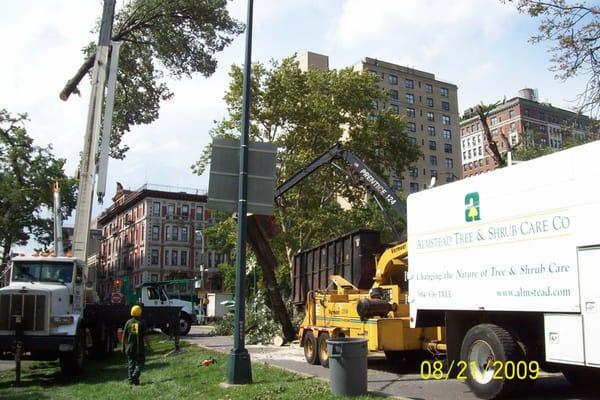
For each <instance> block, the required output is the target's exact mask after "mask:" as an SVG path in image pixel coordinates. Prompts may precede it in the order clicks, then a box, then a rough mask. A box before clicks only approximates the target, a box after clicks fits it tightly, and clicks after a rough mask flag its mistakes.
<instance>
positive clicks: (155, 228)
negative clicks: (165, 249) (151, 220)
mask: <svg viewBox="0 0 600 400" xmlns="http://www.w3.org/2000/svg"><path fill="white" fill-rule="evenodd" d="M152 240H160V227H159V226H158V225H152Z"/></svg>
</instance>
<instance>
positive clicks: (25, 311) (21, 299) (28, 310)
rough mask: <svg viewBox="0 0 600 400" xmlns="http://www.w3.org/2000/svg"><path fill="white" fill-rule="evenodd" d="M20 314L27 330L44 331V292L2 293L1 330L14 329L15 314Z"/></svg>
mask: <svg viewBox="0 0 600 400" xmlns="http://www.w3.org/2000/svg"><path fill="white" fill-rule="evenodd" d="M14 315H20V316H21V321H22V322H23V330H25V331H43V330H45V322H46V296H45V295H43V294H12V293H11V294H0V331H14V330H15V321H14V318H13V316H14Z"/></svg>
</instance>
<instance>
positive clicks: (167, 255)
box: [165, 250, 171, 265]
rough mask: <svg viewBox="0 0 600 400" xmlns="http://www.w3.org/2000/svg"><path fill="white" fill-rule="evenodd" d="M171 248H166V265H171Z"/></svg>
mask: <svg viewBox="0 0 600 400" xmlns="http://www.w3.org/2000/svg"><path fill="white" fill-rule="evenodd" d="M170 262H171V259H170V258H169V250H165V265H170Z"/></svg>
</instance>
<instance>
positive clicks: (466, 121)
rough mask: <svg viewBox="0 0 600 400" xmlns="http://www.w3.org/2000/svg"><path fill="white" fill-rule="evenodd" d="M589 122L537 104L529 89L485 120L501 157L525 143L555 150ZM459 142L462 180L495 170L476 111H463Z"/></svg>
mask: <svg viewBox="0 0 600 400" xmlns="http://www.w3.org/2000/svg"><path fill="white" fill-rule="evenodd" d="M590 122H591V120H590V119H589V118H588V117H586V116H584V115H579V114H575V113H573V112H571V111H567V110H564V109H561V108H557V107H554V106H552V105H551V104H548V103H541V102H539V101H537V95H536V93H535V92H534V90H533V89H528V88H527V89H522V90H520V91H519V95H518V96H517V97H513V98H511V99H509V100H505V101H503V102H502V103H500V104H498V105H497V106H496V107H495V108H494V109H493V110H491V111H490V112H489V113H488V116H487V123H488V126H489V128H490V133H491V135H492V139H493V140H494V141H495V142H496V143H497V145H498V150H500V153H501V154H506V153H507V152H508V151H509V150H510V148H513V147H514V148H517V147H519V146H523V145H526V144H528V143H529V144H537V145H542V146H548V147H549V148H551V149H553V150H558V149H560V148H561V146H562V143H563V140H565V139H567V138H569V137H572V136H574V135H575V136H576V135H585V134H586V131H587V130H588V127H589V125H590ZM596 134H597V132H596ZM502 135H503V136H504V137H505V138H506V140H504V139H503V138H502V137H501V136H502ZM460 139H461V153H462V157H461V160H462V162H461V164H462V169H463V176H464V177H468V176H473V175H478V174H481V173H483V172H487V171H491V170H493V169H496V168H497V165H496V164H495V162H494V160H493V158H492V156H491V152H490V150H489V146H488V141H487V138H486V137H485V135H484V133H483V126H482V124H481V121H480V119H479V116H478V115H477V113H476V108H475V107H472V108H469V109H467V110H465V112H464V114H463V118H462V120H461V121H460Z"/></svg>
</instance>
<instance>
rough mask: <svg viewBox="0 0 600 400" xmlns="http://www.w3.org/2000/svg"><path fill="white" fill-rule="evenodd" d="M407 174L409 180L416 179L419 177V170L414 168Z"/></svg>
mask: <svg viewBox="0 0 600 400" xmlns="http://www.w3.org/2000/svg"><path fill="white" fill-rule="evenodd" d="M409 173H410V177H411V178H417V177H418V176H419V170H418V169H417V168H414V167H413V168H411V169H409Z"/></svg>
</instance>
